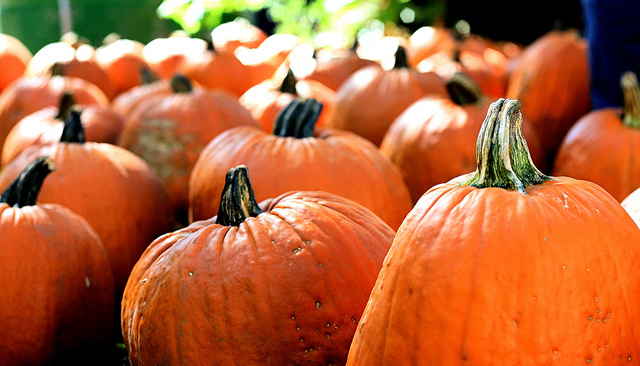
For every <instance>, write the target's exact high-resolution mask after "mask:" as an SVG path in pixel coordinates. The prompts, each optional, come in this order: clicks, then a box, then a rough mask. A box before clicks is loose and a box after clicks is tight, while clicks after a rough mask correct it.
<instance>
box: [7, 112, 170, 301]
mask: <svg viewBox="0 0 640 366" xmlns="http://www.w3.org/2000/svg"><path fill="white" fill-rule="evenodd" d="M72 113H76V114H78V115H77V116H76V118H77V119H78V120H79V112H78V111H74V112H72ZM78 123H79V122H78ZM43 155H45V156H50V157H51V159H52V160H53V161H54V162H55V164H56V166H57V171H56V174H54V175H51V176H50V177H48V179H47V185H45V186H44V187H43V188H42V191H41V192H40V195H39V198H38V202H40V203H57V204H60V205H64V206H66V207H68V208H69V209H71V210H73V211H74V212H76V213H77V214H79V215H80V216H82V217H83V218H84V219H85V220H87V222H89V224H90V225H91V226H92V227H93V229H94V230H95V231H96V232H97V233H98V236H100V239H101V240H102V243H103V244H104V247H105V249H106V251H107V254H108V256H109V261H110V264H111V268H112V270H113V273H114V279H115V286H116V292H117V293H120V294H121V293H122V290H123V289H124V286H125V284H126V281H127V277H128V276H129V272H130V271H131V268H133V265H134V264H135V263H136V261H137V260H138V258H139V257H140V255H141V254H142V252H143V251H144V250H145V248H146V247H147V245H148V244H149V243H150V242H151V241H152V240H153V239H155V238H156V237H157V236H159V235H161V234H164V233H166V232H168V231H169V230H170V228H171V211H170V205H169V198H168V195H167V192H166V190H165V188H164V186H163V185H162V182H161V181H160V179H159V177H158V176H157V175H156V174H155V172H154V171H153V170H152V169H151V168H150V167H149V166H148V165H147V164H146V163H145V162H144V161H143V160H142V159H141V158H139V157H138V156H136V155H134V154H133V153H131V152H129V151H127V150H125V149H123V148H121V147H118V146H115V145H111V144H106V143H97V142H79V143H74V142H58V143H54V144H49V145H44V146H31V147H29V148H27V149H25V150H24V151H23V152H22V153H21V154H20V155H18V156H17V157H16V158H15V159H13V160H12V161H11V162H10V163H9V164H7V165H6V166H5V167H4V168H3V170H2V171H1V172H0V188H4V187H6V186H8V185H9V183H10V182H11V181H12V180H13V179H14V178H15V177H16V176H17V175H18V174H19V172H20V171H22V169H24V167H25V166H26V165H27V164H28V163H29V162H30V161H32V160H33V159H35V158H36V157H38V156H43ZM149 213H153V214H151V215H150V214H149Z"/></svg>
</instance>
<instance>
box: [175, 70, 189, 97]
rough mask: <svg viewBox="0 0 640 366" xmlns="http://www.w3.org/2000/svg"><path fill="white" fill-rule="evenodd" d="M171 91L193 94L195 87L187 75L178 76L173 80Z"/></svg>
mask: <svg viewBox="0 0 640 366" xmlns="http://www.w3.org/2000/svg"><path fill="white" fill-rule="evenodd" d="M171 90H172V91H173V92H174V93H175V94H177V93H191V92H192V91H193V85H191V81H190V80H189V78H187V77H186V76H185V75H182V74H176V75H174V76H173V77H172V78H171Z"/></svg>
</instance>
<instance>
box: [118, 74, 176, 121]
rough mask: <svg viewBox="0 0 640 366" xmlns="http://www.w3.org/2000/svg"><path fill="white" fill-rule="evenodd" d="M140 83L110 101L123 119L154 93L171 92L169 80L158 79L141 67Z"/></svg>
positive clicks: (167, 93) (166, 94) (166, 93)
mask: <svg viewBox="0 0 640 366" xmlns="http://www.w3.org/2000/svg"><path fill="white" fill-rule="evenodd" d="M140 80H141V83H140V84H139V85H138V86H135V87H133V88H131V89H129V90H127V91H126V92H124V93H121V94H119V95H118V96H117V97H115V98H114V99H113V101H112V102H111V109H112V110H113V111H114V112H116V113H118V114H119V115H120V116H122V117H123V118H124V119H125V122H126V119H127V117H128V116H129V114H130V113H131V111H133V110H134V109H135V108H136V107H137V106H138V105H139V104H142V102H143V101H145V100H146V99H148V98H151V97H154V96H156V95H164V96H169V95H171V94H172V93H173V91H172V89H171V81H170V80H165V79H160V78H159V77H158V76H157V75H155V74H153V72H151V70H150V69H142V70H141V75H140Z"/></svg>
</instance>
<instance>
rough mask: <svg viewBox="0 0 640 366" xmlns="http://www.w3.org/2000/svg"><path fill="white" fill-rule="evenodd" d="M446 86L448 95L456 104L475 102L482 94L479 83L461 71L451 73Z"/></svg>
mask: <svg viewBox="0 0 640 366" xmlns="http://www.w3.org/2000/svg"><path fill="white" fill-rule="evenodd" d="M446 86H447V90H448V91H449V96H450V97H451V99H453V101H454V102H455V103H456V104H458V105H461V106H465V105H470V104H477V103H479V102H480V101H481V100H482V97H483V94H482V89H480V85H478V83H477V82H476V81H475V80H473V79H472V78H471V77H470V76H469V75H467V74H465V73H463V72H459V71H457V72H455V73H453V75H451V77H450V78H449V80H447V84H446Z"/></svg>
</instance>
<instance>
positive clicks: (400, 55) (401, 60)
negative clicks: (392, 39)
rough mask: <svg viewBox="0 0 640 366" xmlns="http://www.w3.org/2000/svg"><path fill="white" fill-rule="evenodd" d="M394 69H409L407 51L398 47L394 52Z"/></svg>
mask: <svg viewBox="0 0 640 366" xmlns="http://www.w3.org/2000/svg"><path fill="white" fill-rule="evenodd" d="M393 68H394V69H408V68H409V59H408V58H407V50H406V49H405V48H404V47H402V46H398V50H397V51H396V62H395V64H393Z"/></svg>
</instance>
